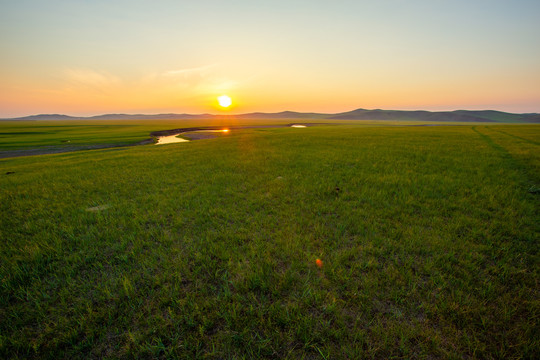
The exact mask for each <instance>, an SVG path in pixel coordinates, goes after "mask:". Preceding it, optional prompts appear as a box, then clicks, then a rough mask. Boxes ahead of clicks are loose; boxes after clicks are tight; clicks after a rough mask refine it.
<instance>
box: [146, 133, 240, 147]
mask: <svg viewBox="0 0 540 360" xmlns="http://www.w3.org/2000/svg"><path fill="white" fill-rule="evenodd" d="M228 132H229V129H219V130H215V129H210V130H194V131H184V132H181V133H180V134H175V135H167V136H159V137H158V138H157V142H156V145H163V144H172V143H179V142H188V141H190V140H187V139H183V138H180V137H178V136H180V135H182V134H188V133H189V134H190V135H189V137H192V138H193V140H199V139H206V138H212V137H214V136H208V135H207V136H204V135H202V134H201V135H199V136H197V134H199V133H228Z"/></svg>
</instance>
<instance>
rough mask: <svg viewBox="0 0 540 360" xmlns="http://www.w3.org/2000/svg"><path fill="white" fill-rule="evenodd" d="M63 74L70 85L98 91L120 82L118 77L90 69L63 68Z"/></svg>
mask: <svg viewBox="0 0 540 360" xmlns="http://www.w3.org/2000/svg"><path fill="white" fill-rule="evenodd" d="M65 76H66V79H67V81H68V83H69V84H70V85H71V87H83V88H89V89H92V90H96V91H98V92H105V91H106V90H107V89H109V88H111V87H117V86H119V85H120V84H121V80H120V78H119V77H117V76H115V75H112V74H109V73H106V72H101V71H95V70H92V69H80V68H70V69H67V70H65Z"/></svg>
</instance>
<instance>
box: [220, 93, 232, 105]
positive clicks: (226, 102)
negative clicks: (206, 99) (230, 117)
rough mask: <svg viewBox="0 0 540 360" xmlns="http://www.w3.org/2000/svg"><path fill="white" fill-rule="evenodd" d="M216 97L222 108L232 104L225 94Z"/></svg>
mask: <svg viewBox="0 0 540 360" xmlns="http://www.w3.org/2000/svg"><path fill="white" fill-rule="evenodd" d="M217 99H218V102H219V105H220V106H222V107H224V108H226V107H229V106H231V104H232V100H231V98H230V97H229V96H227V95H221V96H218V98H217Z"/></svg>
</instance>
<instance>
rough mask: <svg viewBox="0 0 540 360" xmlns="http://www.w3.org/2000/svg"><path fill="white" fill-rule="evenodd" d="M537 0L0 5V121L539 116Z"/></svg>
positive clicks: (40, 1) (65, 0) (61, 0)
mask: <svg viewBox="0 0 540 360" xmlns="http://www.w3.org/2000/svg"><path fill="white" fill-rule="evenodd" d="M539 18H540V1H538V0H407V1H405V0H378V1H373V0H370V1H365V0H355V1H348V0H333V1H332V0H324V1H323V0H305V1H304V0H284V1H282V0H273V1H259V0H227V1H224V0H219V1H218V0H197V1H193V0H189V1H184V0H147V1H142V0H17V1H15V0H0V117H3V118H6V117H16V116H26V115H32V114H42V113H55V114H58V113H60V114H68V115H73V116H89V115H98V114H105V113H129V114H136V113H137V114H139V113H142V114H157V113H171V112H173V113H192V114H201V113H214V114H215V113H223V112H224V110H221V109H220V108H219V106H218V104H217V100H216V98H217V97H218V96H220V95H223V94H227V95H229V96H230V97H231V98H232V100H233V105H232V106H231V108H230V109H229V110H228V112H229V113H230V114H234V113H247V112H254V111H262V112H278V111H285V110H290V111H305V112H324V113H336V112H344V111H350V110H354V109H357V108H364V109H377V108H380V109H396V110H397V109H402V110H409V109H424V110H457V109H470V110H479V109H494V110H501V111H509V112H517V113H523V112H540V45H539V44H540V21H539V20H538V19H539Z"/></svg>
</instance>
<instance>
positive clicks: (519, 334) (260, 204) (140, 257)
mask: <svg viewBox="0 0 540 360" xmlns="http://www.w3.org/2000/svg"><path fill="white" fill-rule="evenodd" d="M36 124H37V123H36ZM57 124H58V123H57ZM124 124H126V125H124V126H121V125H118V124H111V126H113V125H118V126H119V127H114V128H108V129H114V130H113V131H112V132H111V131H108V130H107V128H105V130H107V131H105V132H104V131H103V130H104V128H103V127H101V128H86V127H84V126H82V127H77V128H73V129H72V130H69V131H71V132H72V134H70V136H71V137H72V138H73V137H77V136H78V137H79V139H80V140H81V141H80V143H81V144H88V143H97V142H101V143H108V142H122V141H123V140H122V139H124V140H126V142H132V141H139V140H142V139H144V138H147V134H148V132H149V131H148V130H149V129H150V131H153V130H163V129H166V128H167V127H163V126H162V125H163V124H156V123H153V124H152V125H149V124H144V123H141V124H140V125H139V126H131V127H130V126H127V124H128V123H124ZM130 124H131V123H130ZM352 124H354V123H352V122H351V123H347V124H346V125H341V126H316V127H308V128H305V129H292V128H263V129H242V130H237V131H232V132H230V134H228V135H227V136H221V137H219V138H215V139H207V140H199V141H192V142H188V143H180V144H171V145H162V146H153V145H146V146H136V147H126V148H112V149H102V150H90V151H79V152H71V153H63V154H56V155H40V156H31V157H19V158H7V159H0V238H1V239H2V240H1V243H0V266H1V269H0V279H1V288H0V357H4V358H21V359H22V358H51V359H62V358H69V359H92V358H111V359H115V358H126V359H127V358H181V359H191V358H208V359H229V358H230V359H236V358H246V359H253V358H268V359H278V358H290V359H361V358H368V359H370V358H373V359H391V358H400V359H401V358H402V359H408V358H419V359H439V358H441V359H464V358H465V359H467V358H470V359H475V358H478V359H531V358H534V357H536V356H537V355H538V353H540V342H539V340H538V339H539V334H540V326H539V324H540V319H539V316H540V298H539V287H538V281H539V269H540V267H539V264H540V262H539V253H538V250H539V246H538V239H539V233H540V222H539V220H540V219H539V214H540V212H539V204H540V202H539V196H540V151H539V143H540V126H539V125H490V126H485V125H467V126H437V127H406V126H379V125H377V124H375V125H370V126H357V125H352ZM8 125H9V126H8ZM8 125H6V127H2V124H0V130H2V131H3V132H4V133H7V132H12V133H15V132H24V131H30V130H28V128H26V130H24V129H22V130H16V129H14V128H13V127H12V125H11V124H8ZM131 125H133V124H131ZM135 125H136V124H135ZM158 125H159V126H162V127H161V128H155V129H154V127H157V126H158ZM171 125H172V124H171ZM21 126H22V125H21ZM103 126H106V125H103ZM167 126H168V125H167ZM174 127H175V126H171V128H174ZM94 130H96V132H95V133H94V134H92V135H88V134H89V131H94ZM31 132H36V133H37V132H50V134H51V135H50V137H48V135H47V136H46V135H45V134H35V135H37V136H38V137H37V138H35V139H33V137H32V136H28V135H29V134H27V135H25V136H24V137H20V139H22V140H20V141H21V142H24V143H21V142H17V139H16V138H15V137H9V139H8V140H6V137H4V138H2V139H1V143H0V150H6V149H10V148H19V149H20V148H23V147H28V146H41V145H46V146H49V145H51V143H46V142H47V141H46V139H47V138H49V139H52V140H50V141H51V142H54V141H58V139H60V137H59V135H58V133H57V132H56V131H55V130H54V128H48V127H47V126H45V127H40V126H37V127H36V128H35V129H33V130H31ZM90 138H91V139H90ZM85 139H86V140H85ZM32 141H34V143H33V142H32ZM53 145H55V146H56V145H58V144H57V143H55V144H53ZM318 258H319V259H321V260H322V261H323V266H322V268H319V267H317V266H316V263H315V260H316V259H318Z"/></svg>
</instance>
